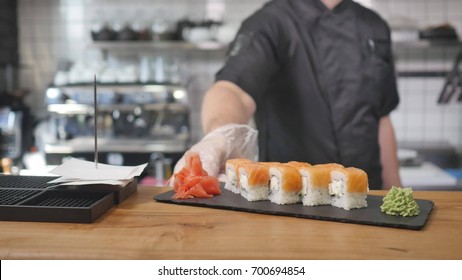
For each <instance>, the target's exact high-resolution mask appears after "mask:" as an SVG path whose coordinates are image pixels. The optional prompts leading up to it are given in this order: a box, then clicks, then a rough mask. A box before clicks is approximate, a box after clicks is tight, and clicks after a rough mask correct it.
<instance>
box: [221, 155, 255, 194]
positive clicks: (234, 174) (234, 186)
mask: <svg viewBox="0 0 462 280" xmlns="http://www.w3.org/2000/svg"><path fill="white" fill-rule="evenodd" d="M252 162H253V161H251V160H250V159H246V158H235V159H229V160H227V161H226V164H225V172H226V183H225V189H227V190H229V191H232V192H233V193H237V194H239V193H240V192H241V191H240V187H239V166H240V165H241V164H243V163H252Z"/></svg>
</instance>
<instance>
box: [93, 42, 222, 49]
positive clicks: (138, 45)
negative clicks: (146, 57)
mask: <svg viewBox="0 0 462 280" xmlns="http://www.w3.org/2000/svg"><path fill="white" fill-rule="evenodd" d="M88 47H89V48H98V49H101V50H104V51H133V50H138V51H143V50H144V51H148V50H162V49H165V50H170V49H179V50H200V51H220V50H226V48H227V45H225V44H221V43H218V42H216V41H206V42H201V43H194V44H193V43H189V42H184V41H122V42H121V41H95V42H93V43H91V44H89V45H88Z"/></svg>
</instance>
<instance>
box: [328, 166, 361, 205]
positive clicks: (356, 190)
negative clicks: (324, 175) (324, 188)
mask: <svg viewBox="0 0 462 280" xmlns="http://www.w3.org/2000/svg"><path fill="white" fill-rule="evenodd" d="M368 191H369V181H368V178H367V173H366V172H364V170H361V169H359V168H354V167H348V168H344V169H333V170H332V171H331V183H330V184H329V194H330V195H331V197H332V202H331V204H332V206H335V207H339V208H343V209H345V210H350V209H353V208H363V207H367V201H366V198H367V192H368Z"/></svg>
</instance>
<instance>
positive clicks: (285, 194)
mask: <svg viewBox="0 0 462 280" xmlns="http://www.w3.org/2000/svg"><path fill="white" fill-rule="evenodd" d="M269 175H270V194H269V200H270V201H271V202H273V203H277V204H293V203H297V202H300V191H301V189H302V183H301V179H300V173H299V172H298V169H297V168H295V167H292V166H290V165H287V164H273V165H272V166H271V167H270V168H269Z"/></svg>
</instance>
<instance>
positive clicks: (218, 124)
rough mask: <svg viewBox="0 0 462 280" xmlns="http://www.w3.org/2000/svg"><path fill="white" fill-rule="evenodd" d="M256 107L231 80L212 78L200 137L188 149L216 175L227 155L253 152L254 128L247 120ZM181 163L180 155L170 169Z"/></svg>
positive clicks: (179, 165) (254, 147)
mask: <svg viewBox="0 0 462 280" xmlns="http://www.w3.org/2000/svg"><path fill="white" fill-rule="evenodd" d="M255 110H256V105H255V102H254V100H253V99H252V98H251V97H250V96H249V95H248V94H247V93H245V92H244V91H243V90H242V89H241V88H239V87H238V86H237V85H235V84H234V83H231V82H228V81H218V82H216V83H215V84H214V85H213V86H212V87H211V88H210V89H209V90H208V91H207V93H206V94H205V96H204V100H203V104H202V125H203V130H204V134H205V136H204V138H202V139H201V140H200V141H199V142H197V143H196V144H194V145H193V146H192V147H191V148H190V149H189V151H194V152H197V153H199V155H200V158H201V161H202V165H203V168H204V169H205V170H206V171H207V172H208V173H209V175H212V176H218V174H219V173H220V171H221V170H220V169H221V168H223V166H224V164H225V162H226V160H227V159H229V158H236V157H246V158H249V159H255V158H256V156H257V131H256V130H254V129H253V128H251V127H250V126H249V125H248V123H249V121H250V119H251V117H252V115H253V114H254V112H255ZM183 166H184V157H183V158H181V159H180V160H179V161H178V163H177V164H176V165H175V170H174V173H177V172H178V171H179V170H180V169H181V168H182V167H183Z"/></svg>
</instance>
